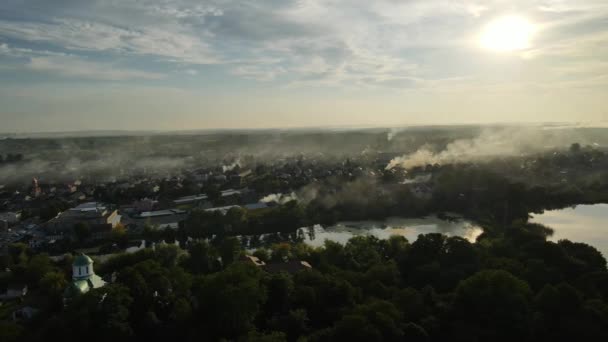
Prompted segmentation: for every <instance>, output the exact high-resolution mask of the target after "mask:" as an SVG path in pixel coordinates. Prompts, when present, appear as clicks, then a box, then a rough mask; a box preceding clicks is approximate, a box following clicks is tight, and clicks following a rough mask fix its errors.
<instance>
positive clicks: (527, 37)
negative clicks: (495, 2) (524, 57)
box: [479, 15, 535, 52]
mask: <svg viewBox="0 0 608 342" xmlns="http://www.w3.org/2000/svg"><path fill="white" fill-rule="evenodd" d="M534 32H535V26H534V25H533V24H532V23H531V22H530V21H528V20H527V19H526V18H524V17H520V16H516V15H512V16H505V17H501V18H498V19H496V20H494V21H492V22H490V23H489V24H488V25H487V26H486V27H485V28H484V30H483V32H482V33H481V36H480V41H479V43H480V45H481V46H482V47H484V48H486V49H489V50H492V51H498V52H512V51H521V50H525V49H528V48H530V44H531V40H532V36H533V35H534Z"/></svg>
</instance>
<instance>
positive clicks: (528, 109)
mask: <svg viewBox="0 0 608 342" xmlns="http://www.w3.org/2000/svg"><path fill="white" fill-rule="evenodd" d="M505 17H508V18H516V19H517V20H520V21H523V22H525V23H526V25H527V26H526V27H525V30H526V32H525V40H526V44H523V45H525V46H523V45H522V44H520V45H522V46H517V47H516V48H515V47H514V46H512V47H511V48H509V47H508V46H507V48H505V49H500V47H501V46H504V45H505V44H507V45H508V41H509V39H517V38H518V37H515V38H513V37H512V36H513V34H514V33H513V32H515V33H517V32H519V31H521V30H522V27H521V25H519V26H518V25H517V24H508V25H507V26H506V27H504V26H503V27H501V28H499V32H498V33H494V34H493V35H490V36H489V38H488V36H487V33H488V30H490V29H489V28H490V27H494V26H495V25H494V26H492V25H493V24H495V23H496V22H501V18H505ZM517 20H516V22H517ZM509 25H512V26H513V25H514V26H513V27H510V26H509ZM505 35H506V37H505ZM484 37H485V38H484ZM488 39H489V41H490V43H488V42H487V41H488ZM519 39H523V38H522V37H519ZM484 42H485V43H484ZM492 44H498V45H497V46H498V48H496V46H494V48H489V47H488V45H492ZM607 94H608V1H606V0H577V1H574V0H570V1H567V0H501V1H460V0H449V1H448V0H374V1H369V0H259V1H246V0H213V1H200V0H199V1H195V0H86V1H83V0H53V1H50V0H2V1H0V131H70V130H92V129H103V130H105V129H124V130H138V129H143V130H146V129H161V130H165V129H166V130H177V129H199V128H201V129H204V128H265V127H306V126H308V127H310V126H353V125H354V126H359V125H373V126H391V125H410V124H447V123H494V122H540V121H542V122H569V121H572V122H602V121H607V120H608V95H607Z"/></svg>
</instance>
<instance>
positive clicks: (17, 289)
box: [0, 284, 27, 300]
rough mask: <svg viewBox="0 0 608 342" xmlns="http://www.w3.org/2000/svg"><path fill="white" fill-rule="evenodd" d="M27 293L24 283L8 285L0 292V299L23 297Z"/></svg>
mask: <svg viewBox="0 0 608 342" xmlns="http://www.w3.org/2000/svg"><path fill="white" fill-rule="evenodd" d="M26 294H27V286H26V285H15V284H13V285H9V286H8V287H7V289H6V291H5V292H4V293H2V294H0V300H12V299H17V298H21V297H25V295H26Z"/></svg>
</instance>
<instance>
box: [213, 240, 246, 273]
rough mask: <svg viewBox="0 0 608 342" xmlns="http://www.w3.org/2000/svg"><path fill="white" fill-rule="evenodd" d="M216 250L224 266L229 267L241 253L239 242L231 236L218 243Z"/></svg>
mask: <svg viewBox="0 0 608 342" xmlns="http://www.w3.org/2000/svg"><path fill="white" fill-rule="evenodd" d="M218 250H219V253H220V256H221V258H222V263H223V264H224V266H227V265H230V264H232V263H233V262H234V261H235V260H237V259H238V257H239V254H240V253H241V242H240V241H239V240H238V239H237V238H235V237H233V236H230V237H227V238H224V239H222V240H221V242H220V243H219V247H218Z"/></svg>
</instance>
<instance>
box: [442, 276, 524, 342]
mask: <svg viewBox="0 0 608 342" xmlns="http://www.w3.org/2000/svg"><path fill="white" fill-rule="evenodd" d="M531 294H532V293H531V291H530V288H529V286H528V284H527V283H526V282H525V281H523V280H520V279H518V278H516V277H514V276H513V275H512V274H510V273H509V272H506V271H502V270H498V271H496V270H486V271H481V272H478V273H476V274H474V275H473V276H471V277H469V278H467V279H465V280H463V281H462V282H461V283H460V285H459V286H458V288H457V289H456V293H455V296H454V304H453V305H454V312H453V314H454V315H455V317H456V319H455V321H454V322H453V324H454V329H455V333H456V335H457V336H458V335H459V334H465V336H467V337H466V339H469V340H493V341H505V340H514V339H524V340H525V339H527V338H529V336H530V318H531V317H530V313H531V311H530V306H529V298H530V296H531ZM462 338H465V337H464V336H462Z"/></svg>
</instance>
